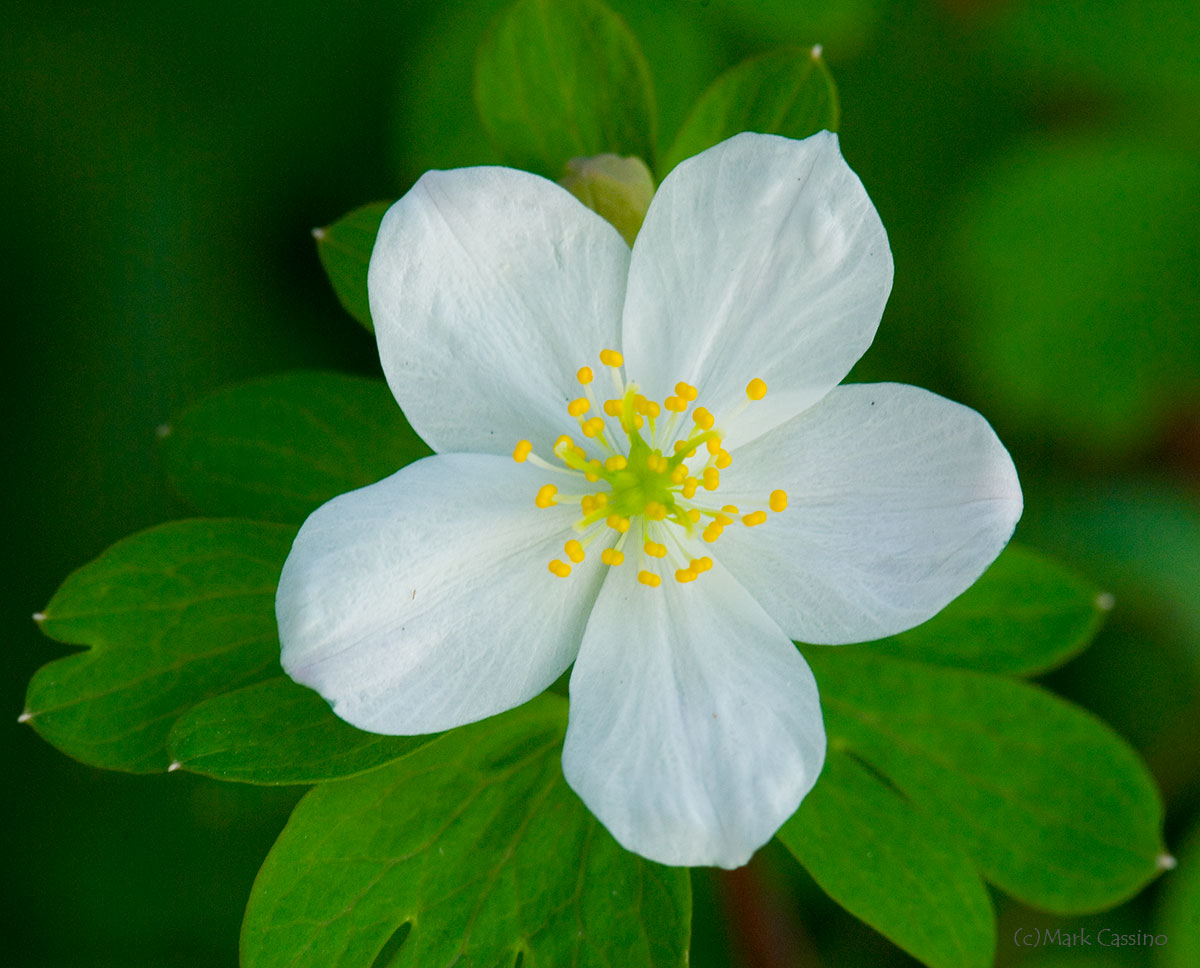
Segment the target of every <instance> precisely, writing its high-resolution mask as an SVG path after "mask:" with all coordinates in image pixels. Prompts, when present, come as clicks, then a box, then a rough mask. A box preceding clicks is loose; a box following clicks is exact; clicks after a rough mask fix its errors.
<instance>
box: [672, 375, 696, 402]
mask: <svg viewBox="0 0 1200 968" xmlns="http://www.w3.org/2000/svg"><path fill="white" fill-rule="evenodd" d="M675 392H676V394H678V395H679V396H681V397H683V399H684V400H695V399H696V397H698V396H700V391H699V390H697V389H696V388H695V387H694V386H692V385H691V384H689V383H684V382H683V381H682V380H680V381H679V382H678V383H676V384H675Z"/></svg>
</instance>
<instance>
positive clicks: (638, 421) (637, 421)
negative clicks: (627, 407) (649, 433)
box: [633, 413, 646, 430]
mask: <svg viewBox="0 0 1200 968" xmlns="http://www.w3.org/2000/svg"><path fill="white" fill-rule="evenodd" d="M645 422H646V421H645V420H643V419H642V415H641V414H640V413H635V414H634V415H633V425H634V427H636V428H637V429H638V430H641V429H642V424H644V423H645Z"/></svg>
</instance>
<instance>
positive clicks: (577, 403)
mask: <svg viewBox="0 0 1200 968" xmlns="http://www.w3.org/2000/svg"><path fill="white" fill-rule="evenodd" d="M591 409H592V403H591V401H590V400H588V398H587V397H577V398H576V399H574V400H572V401H571V402H570V403H568V404H567V413H569V414H570V415H571V416H572V417H582V416H583V415H584V414H585V413H587V412H588V411H589V410H591Z"/></svg>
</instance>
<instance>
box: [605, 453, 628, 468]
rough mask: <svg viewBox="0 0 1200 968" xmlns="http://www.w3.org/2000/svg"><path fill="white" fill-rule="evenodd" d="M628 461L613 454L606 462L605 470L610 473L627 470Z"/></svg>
mask: <svg viewBox="0 0 1200 968" xmlns="http://www.w3.org/2000/svg"><path fill="white" fill-rule="evenodd" d="M625 464H626V460H625V458H624V457H622V456H621V455H620V454H613V455H612V457H610V458H608V460H606V461H605V462H604V469H605V470H606V471H609V472H616V471H623V470H625Z"/></svg>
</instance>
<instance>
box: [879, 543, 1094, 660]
mask: <svg viewBox="0 0 1200 968" xmlns="http://www.w3.org/2000/svg"><path fill="white" fill-rule="evenodd" d="M1108 607H1110V602H1109V600H1108V599H1107V598H1106V597H1105V596H1103V595H1102V594H1101V593H1100V591H1099V590H1098V589H1097V588H1096V587H1095V586H1094V585H1092V584H1091V583H1090V582H1087V581H1084V580H1083V579H1082V578H1080V577H1078V576H1077V575H1075V574H1073V573H1072V572H1070V571H1068V570H1067V569H1066V568H1064V567H1063V566H1062V565H1059V564H1057V563H1055V562H1053V561H1051V560H1049V559H1048V558H1045V557H1043V556H1042V555H1039V554H1038V553H1037V552H1034V551H1031V550H1029V549H1028V548H1022V547H1020V546H1018V545H1009V546H1008V548H1006V549H1005V550H1004V552H1003V553H1002V554H1001V555H1000V557H999V558H997V559H996V561H995V562H994V563H993V564H992V566H991V567H990V568H989V569H988V570H987V571H986V572H984V574H983V576H982V577H981V578H980V579H979V581H977V582H976V583H975V584H974V585H972V586H971V587H970V588H969V589H967V591H965V592H963V594H962V595H960V596H959V597H958V598H957V599H955V600H954V601H953V602H951V603H950V604H949V605H947V606H946V608H945V609H943V610H942V611H941V612H939V613H938V614H937V615H936V616H934V617H933V618H931V619H930V620H929V621H928V622H926V623H924V624H923V625H918V626H917V627H916V628H915V629H911V630H910V631H908V632H902V633H901V634H899V635H895V636H892V637H891V638H887V639H880V640H879V641H878V642H875V643H872V644H871V645H869V646H864V647H863V648H868V649H870V650H872V651H873V652H875V653H877V654H883V655H894V656H896V657H897V658H901V659H912V660H916V661H920V662H930V663H933V664H934V665H944V666H955V667H958V668H963V669H978V670H980V671H983V672H1002V673H1007V674H1009V675H1032V674H1035V673H1042V672H1046V671H1047V670H1049V669H1053V668H1054V667H1056V666H1058V665H1061V664H1062V663H1063V662H1065V661H1066V660H1067V659H1069V658H1071V656H1073V655H1076V654H1077V653H1079V652H1080V651H1082V650H1083V649H1084V648H1085V647H1086V646H1087V645H1088V643H1089V642H1091V640H1092V638H1093V637H1094V636H1095V634H1096V632H1097V631H1099V629H1100V625H1101V623H1102V621H1103V619H1104V615H1105V612H1106V609H1107V608H1108Z"/></svg>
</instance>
